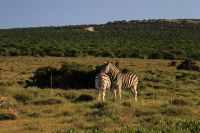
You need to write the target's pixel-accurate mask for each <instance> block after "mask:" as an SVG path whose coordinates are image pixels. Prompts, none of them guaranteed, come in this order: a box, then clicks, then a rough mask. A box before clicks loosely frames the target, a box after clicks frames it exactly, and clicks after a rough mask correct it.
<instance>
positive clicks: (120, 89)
mask: <svg viewBox="0 0 200 133" xmlns="http://www.w3.org/2000/svg"><path fill="white" fill-rule="evenodd" d="M119 99H120V100H121V99H122V88H121V86H119Z"/></svg>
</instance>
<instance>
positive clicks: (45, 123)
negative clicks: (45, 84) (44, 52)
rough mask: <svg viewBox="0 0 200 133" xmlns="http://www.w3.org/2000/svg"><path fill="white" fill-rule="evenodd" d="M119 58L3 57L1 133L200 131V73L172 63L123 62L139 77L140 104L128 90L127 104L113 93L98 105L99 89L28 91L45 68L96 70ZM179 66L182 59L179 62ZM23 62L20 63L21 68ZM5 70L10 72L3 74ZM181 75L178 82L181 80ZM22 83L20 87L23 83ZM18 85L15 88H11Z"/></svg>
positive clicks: (123, 65) (122, 62)
mask: <svg viewBox="0 0 200 133" xmlns="http://www.w3.org/2000/svg"><path fill="white" fill-rule="evenodd" d="M105 60H113V58H94V57H82V58H64V57H60V58H55V57H40V58H36V57H0V62H1V65H0V67H1V69H0V83H9V84H4V85H1V86H0V119H1V120H0V132H20V133H21V132H55V133H58V132H61V133H63V132H66V133H73V132H87V133H90V132H96V133H103V132H115V133H124V132H136V133H143V132H152V133H153V132H169V133H173V132H176V131H177V132H188V133H189V132H192V133H193V132H197V131H199V130H200V129H199V125H200V123H199V119H200V115H199V112H198V111H197V109H196V108H197V106H199V105H200V101H199V99H200V89H199V84H200V80H199V77H198V75H199V73H198V72H190V71H185V70H176V69H175V67H174V66H170V65H169V64H170V62H171V61H170V60H169V61H168V60H146V59H131V58H127V59H117V60H118V61H119V62H120V64H119V65H120V68H126V69H127V70H128V71H130V72H135V73H136V74H137V76H138V77H139V86H138V101H137V102H135V101H134V94H133V93H132V92H131V91H130V90H128V89H125V90H123V91H122V100H121V101H120V100H119V99H118V98H117V99H116V100H114V93H113V91H111V92H107V93H106V101H105V102H97V100H96V98H97V93H96V90H94V89H92V88H91V89H84V88H83V89H80V90H70V89H68V88H66V90H61V89H59V88H57V89H50V88H45V89H40V88H36V87H27V88H25V87H24V85H23V84H21V83H25V81H26V80H28V79H29V77H31V76H32V75H33V73H34V71H35V70H36V69H37V68H39V67H43V66H48V65H50V66H53V67H59V65H61V62H62V61H67V62H76V63H78V64H85V65H87V66H94V67H95V66H96V65H99V64H101V63H102V62H104V61H105ZM177 62H179V61H177ZM16 64H17V65H16ZM2 71H4V72H5V73H6V74H5V75H2ZM177 77H178V78H177ZM19 82H20V84H18V83H19ZM10 83H12V84H10Z"/></svg>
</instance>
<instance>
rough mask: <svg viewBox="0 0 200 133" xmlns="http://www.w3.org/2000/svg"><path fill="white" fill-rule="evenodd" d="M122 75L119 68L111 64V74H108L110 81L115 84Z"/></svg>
mask: <svg viewBox="0 0 200 133" xmlns="http://www.w3.org/2000/svg"><path fill="white" fill-rule="evenodd" d="M120 74H121V72H120V70H119V69H118V68H117V67H115V66H113V65H112V64H110V69H109V72H108V75H109V77H110V80H111V81H112V82H115V81H116V80H117V79H118V77H119V75H120Z"/></svg>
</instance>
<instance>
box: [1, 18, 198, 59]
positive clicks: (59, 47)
mask: <svg viewBox="0 0 200 133" xmlns="http://www.w3.org/2000/svg"><path fill="white" fill-rule="evenodd" d="M182 21H185V22H184V23H182ZM192 21H195V20H176V22H175V21H170V20H169V21H167V20H141V21H135V20H132V21H129V22H128V21H125V22H124V21H116V22H113V23H112V22H109V23H107V24H102V25H91V26H94V29H95V32H87V31H85V30H84V29H85V28H86V27H87V26H88V25H79V26H63V27H39V28H21V29H7V30H5V29H2V30H0V56H19V55H20V56H27V55H32V56H44V55H48V56H67V57H80V56H87V55H92V56H103V57H105V56H106V57H135V58H152V59H158V58H159V59H160V58H164V59H185V58H192V59H196V60H200V54H199V50H200V42H199V38H198V37H199V36H200V23H196V21H195V24H194V23H193V22H192Z"/></svg>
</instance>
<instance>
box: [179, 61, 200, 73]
mask: <svg viewBox="0 0 200 133" xmlns="http://www.w3.org/2000/svg"><path fill="white" fill-rule="evenodd" d="M177 69H183V70H193V71H200V67H199V66H198V65H197V63H196V62H194V61H193V60H191V59H186V60H184V61H182V62H181V63H180V64H179V65H178V66H177Z"/></svg>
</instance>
